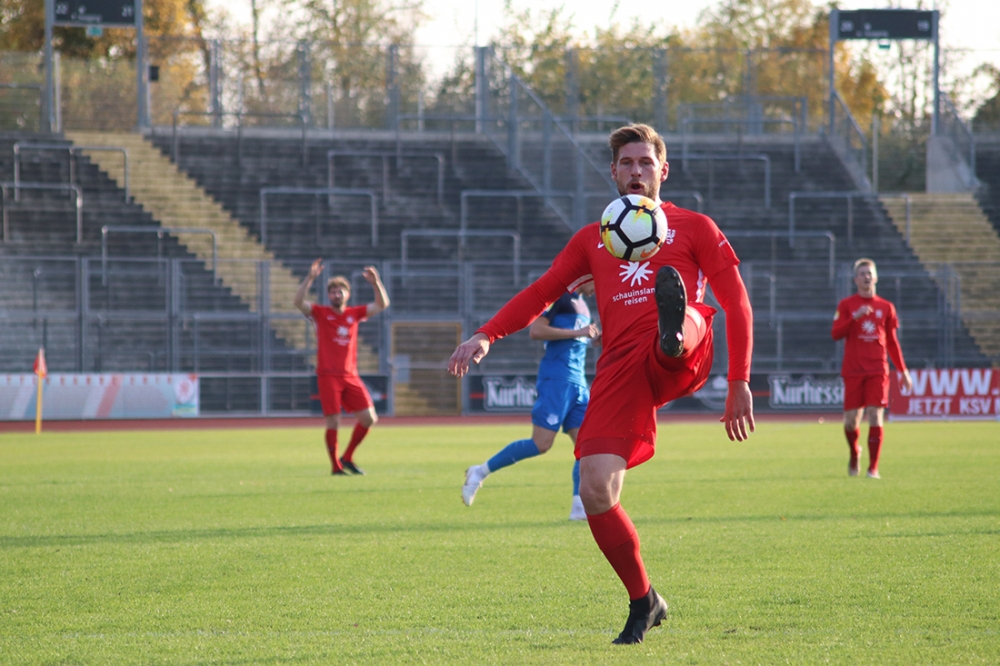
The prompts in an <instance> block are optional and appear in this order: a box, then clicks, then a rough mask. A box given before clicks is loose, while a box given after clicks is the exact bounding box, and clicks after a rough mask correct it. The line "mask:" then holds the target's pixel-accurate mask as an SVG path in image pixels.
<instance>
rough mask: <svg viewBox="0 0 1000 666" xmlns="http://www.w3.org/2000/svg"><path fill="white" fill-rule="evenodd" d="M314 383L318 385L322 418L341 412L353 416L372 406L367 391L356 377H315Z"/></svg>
mask: <svg viewBox="0 0 1000 666" xmlns="http://www.w3.org/2000/svg"><path fill="white" fill-rule="evenodd" d="M316 383H317V384H318V385H319V401H320V404H321V405H323V416H331V415H333V414H340V412H341V410H343V411H345V412H348V413H351V414H354V413H356V412H360V411H364V410H366V409H368V408H369V407H372V406H373V405H374V403H373V402H372V397H371V396H370V395H369V394H368V389H367V388H365V385H364V382H362V381H361V377H358V376H357V375H348V376H337V375H317V376H316Z"/></svg>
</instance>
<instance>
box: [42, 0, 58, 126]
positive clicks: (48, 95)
mask: <svg viewBox="0 0 1000 666" xmlns="http://www.w3.org/2000/svg"><path fill="white" fill-rule="evenodd" d="M55 12H56V2H55V0H45V94H44V95H42V127H41V130H42V131H43V132H46V133H50V132H52V125H53V123H52V116H53V115H54V114H53V113H52V110H53V106H54V105H53V100H55V86H54V85H53V77H52V23H53V21H54V19H55Z"/></svg>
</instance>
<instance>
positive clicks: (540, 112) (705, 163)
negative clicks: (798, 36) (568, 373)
mask: <svg viewBox="0 0 1000 666" xmlns="http://www.w3.org/2000/svg"><path fill="white" fill-rule="evenodd" d="M517 85H519V86H523V85H524V84H522V83H520V82H518V84H517ZM511 86H514V84H513V83H512V84H511ZM531 99H532V100H534V102H533V103H534V104H535V106H534V107H531V106H530V105H529V104H527V103H523V102H522V104H521V106H520V107H517V106H513V109H514V110H510V111H509V114H511V115H509V116H508V117H507V119H506V120H505V121H504V122H497V121H496V119H495V117H487V116H484V117H483V118H481V119H477V118H476V117H475V116H460V117H456V118H457V119H456V118H444V117H442V118H439V119H437V121H435V119H434V118H433V117H428V118H427V119H426V121H424V120H422V121H421V122H420V123H419V124H416V123H412V122H409V123H407V122H403V121H398V123H397V127H396V128H395V129H393V130H385V129H373V128H369V129H323V128H316V127H313V128H306V127H303V128H301V129H299V128H294V127H292V128H289V127H277V126H268V125H267V123H266V122H257V123H255V125H254V126H252V127H251V126H247V127H244V126H243V125H242V123H243V118H242V117H241V118H240V119H239V120H240V126H239V127H234V126H232V125H231V124H230V125H229V126H227V125H226V123H219V125H220V126H218V127H211V126H205V125H195V124H185V123H183V122H177V119H176V116H175V124H174V125H172V126H169V125H158V126H153V127H151V128H149V129H146V130H144V131H142V132H124V131H115V132H109V131H96V130H92V129H91V130H67V131H61V132H54V133H42V132H30V131H5V132H2V133H0V181H3V183H4V185H3V201H2V205H3V228H2V242H0V279H2V281H3V285H4V288H3V290H2V291H0V371H2V372H4V373H24V372H28V371H30V369H31V367H32V362H33V359H34V357H35V354H36V352H37V350H38V349H39V348H40V347H44V348H45V350H46V353H47V359H48V368H49V371H50V372H67V373H122V372H140V373H168V372H169V373H192V374H195V375H197V376H198V377H199V380H200V386H201V388H200V410H201V413H203V414H300V413H307V412H308V411H309V409H310V393H311V389H310V377H311V369H312V363H313V354H314V351H315V340H314V339H313V331H312V328H311V326H310V325H309V324H308V322H307V321H306V320H305V319H304V318H303V317H302V316H301V315H300V314H299V313H298V312H297V310H295V308H294V306H293V305H292V297H293V294H294V291H295V288H296V286H297V285H298V283H299V282H300V281H301V280H302V278H303V277H304V276H305V275H306V273H307V271H308V267H309V264H310V263H311V261H312V260H313V259H315V258H316V257H322V258H323V259H324V260H325V274H324V278H325V277H327V276H329V275H334V274H344V275H347V276H349V278H350V279H351V281H352V284H353V285H354V293H353V299H354V302H356V303H364V302H368V301H370V300H371V296H372V294H371V290H370V288H369V287H368V285H367V283H366V282H365V281H364V280H363V279H361V277H360V276H361V270H362V269H363V267H364V266H366V265H369V264H371V265H375V266H377V267H378V268H379V270H380V272H381V273H382V276H383V279H384V281H385V283H386V286H387V289H388V291H389V294H390V296H391V300H392V307H391V308H390V309H389V310H388V311H387V312H386V313H384V314H382V315H380V316H378V317H376V318H374V319H373V320H371V321H368V322H365V323H364V324H362V326H361V338H362V349H361V350H360V359H359V360H360V366H361V371H362V374H364V375H367V376H377V377H383V378H385V393H386V395H385V401H386V403H385V404H386V406H387V409H388V410H389V411H390V412H391V413H394V414H397V415H407V414H454V413H461V412H462V411H463V410H465V409H468V407H469V404H468V400H469V397H468V393H469V391H468V390H466V391H464V392H463V390H462V388H461V384H460V383H459V382H458V381H457V380H454V379H452V378H450V377H449V376H448V375H447V373H446V371H445V362H446V359H447V358H448V356H449V355H450V353H451V350H452V349H453V348H454V346H455V344H456V343H457V342H458V341H460V340H462V339H464V338H465V337H467V336H468V335H469V334H470V333H471V332H472V331H474V330H475V329H476V327H478V326H479V325H480V324H481V323H482V322H484V321H485V320H486V319H488V318H489V317H490V316H491V315H492V314H493V313H494V312H495V311H496V310H497V309H498V308H499V307H500V306H501V305H502V304H503V303H504V302H506V300H507V299H508V298H510V297H511V296H512V295H513V294H515V293H516V292H517V291H518V290H519V289H521V288H523V287H524V286H526V285H527V284H529V283H530V282H531V281H532V280H533V279H535V278H536V277H537V276H539V275H540V274H541V273H542V272H543V271H544V270H545V269H546V267H547V266H548V264H549V262H550V261H551V259H552V258H553V257H554V256H555V254H556V253H557V252H558V251H559V250H560V249H561V248H562V247H563V246H564V244H565V243H566V241H567V240H568V239H569V238H570V236H571V235H572V233H573V232H574V231H575V230H576V229H577V228H579V227H580V226H581V225H582V224H584V223H586V222H589V221H592V220H596V219H597V218H598V217H599V215H600V212H601V210H602V209H603V207H604V205H605V204H606V203H607V202H608V200H609V199H610V198H611V197H612V196H613V191H612V189H611V183H610V180H609V177H608V173H607V172H608V164H609V162H610V154H609V151H608V149H607V146H606V135H607V132H608V129H609V128H610V127H613V126H614V123H613V122H609V121H608V120H607V119H591V120H590V121H588V122H584V120H586V119H578V120H580V122H578V123H577V122H574V123H567V122H564V121H560V120H558V119H557V118H556V117H555V115H554V114H553V113H552V112H550V110H549V109H547V108H545V107H544V105H542V104H541V102H540V101H538V100H536V99H535V98H531ZM518 108H520V109H521V110H520V113H523V114H524V116H523V117H517V122H514V123H512V122H510V118H511V117H516V114H517V113H519V111H518V110H517V109H518ZM692 118H697V116H692ZM755 122H758V125H759V121H754V119H753V118H752V117H750V116H747V117H746V118H744V119H743V120H739V121H738V122H731V123H730V124H735V125H736V128H737V130H738V131H731V129H732V128H727V131H697V132H695V131H693V130H691V129H690V128H691V127H693V126H694V124H693V123H686V124H685V125H684V127H683V128H682V129H683V131H674V132H668V133H667V134H666V139H667V143H668V151H669V161H670V177H669V179H668V181H667V183H666V184H665V187H664V190H663V192H662V196H663V198H664V199H666V200H671V201H674V202H675V203H676V204H678V205H680V206H683V207H687V208H692V209H696V210H699V211H702V212H704V213H706V214H708V215H710V216H711V217H713V218H714V219H715V220H716V221H717V222H718V224H719V226H720V227H721V228H722V230H723V231H724V232H725V233H726V234H727V236H728V238H729V239H730V241H731V243H732V245H733V246H734V248H735V249H736V251H737V254H738V255H739V256H740V258H741V265H740V270H741V273H742V275H743V279H744V281H745V283H746V285H747V288H748V290H749V292H750V298H751V302H752V305H753V308H754V319H755V321H754V338H755V347H754V365H753V372H754V374H755V375H767V374H768V373H793V374H794V373H798V374H810V373H812V374H816V375H824V374H827V375H831V374H836V373H837V371H838V369H839V363H840V349H839V348H838V346H837V345H836V344H834V343H833V342H832V341H831V340H830V322H831V317H832V313H833V312H834V309H835V307H836V304H837V301H838V300H839V299H840V298H843V297H844V296H846V295H848V294H849V293H851V292H852V291H853V283H852V271H851V266H852V264H853V261H854V260H855V259H856V258H858V257H861V256H867V257H871V258H873V259H875V260H876V261H877V262H878V267H879V277H880V283H879V294H880V295H883V296H884V297H886V298H888V299H889V300H891V301H893V302H894V303H895V304H896V306H897V308H898V311H899V315H900V319H901V322H902V328H901V330H900V339H901V342H902V346H903V349H904V352H905V355H906V358H907V360H908V362H909V363H910V365H911V366H912V367H916V368H935V367H986V366H990V365H995V364H996V363H997V362H998V361H1000V301H998V296H997V294H998V293H1000V288H998V287H1000V285H998V284H997V280H998V279H1000V277H998V276H1000V242H998V240H997V232H998V231H1000V194H998V193H1000V140H998V139H996V138H995V137H990V136H986V135H984V136H981V137H977V141H976V150H975V162H974V163H973V164H972V169H973V171H974V173H975V175H976V176H977V178H978V181H977V185H976V187H974V188H970V189H969V190H968V191H965V192H957V193H952V194H938V195H934V194H926V193H925V192H893V193H879V192H875V191H874V190H873V188H872V183H871V182H870V180H869V171H868V170H867V167H866V165H865V163H864V161H863V153H859V152H858V151H857V150H853V149H852V145H851V143H850V138H849V137H845V136H842V135H839V134H837V133H834V132H831V131H828V130H827V128H826V127H825V126H824V127H822V128H821V127H818V126H815V124H814V125H813V126H812V127H810V126H809V125H808V123H803V124H802V125H800V124H798V123H797V122H796V123H794V124H793V125H794V126H793V128H792V129H790V130H789V131H772V130H768V129H766V128H764V127H763V126H762V125H759V126H755ZM793 130H794V131H793ZM960 224H961V225H966V224H967V225H969V226H959V225H960ZM323 297H324V296H323V295H321V294H316V293H315V292H314V294H313V296H312V298H323ZM716 326H717V328H718V329H719V330H718V331H717V335H716V340H717V344H718V345H719V350H718V353H717V359H716V366H715V368H714V372H715V373H717V374H721V373H724V370H725V363H726V354H725V349H724V347H725V345H724V340H725V336H724V335H722V328H723V327H724V326H725V318H724V316H721V315H720V316H719V317H718V318H717V321H716ZM541 351H542V350H541V347H540V345H538V344H537V343H535V342H532V341H530V340H529V339H528V337H527V334H526V333H525V332H522V333H519V334H516V335H514V336H512V337H511V338H509V339H507V340H505V341H503V342H501V343H499V344H497V345H495V346H494V348H493V350H492V351H491V354H490V356H489V357H488V358H487V359H486V360H485V361H484V362H483V363H482V365H481V366H479V367H477V368H475V369H474V372H473V377H474V378H479V379H480V380H481V378H482V377H484V376H501V377H511V376H515V375H532V374H534V371H535V368H536V365H537V362H538V360H539V358H540V356H541ZM589 363H590V367H591V368H593V363H594V359H593V358H591V359H590V360H589ZM467 381H468V380H467Z"/></svg>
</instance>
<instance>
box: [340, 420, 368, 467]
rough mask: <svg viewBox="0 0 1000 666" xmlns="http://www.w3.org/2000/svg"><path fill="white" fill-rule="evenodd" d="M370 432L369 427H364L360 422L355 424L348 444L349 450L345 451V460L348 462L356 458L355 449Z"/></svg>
mask: <svg viewBox="0 0 1000 666" xmlns="http://www.w3.org/2000/svg"><path fill="white" fill-rule="evenodd" d="M367 434H368V428H366V427H364V426H363V425H361V424H360V423H358V424H357V425H355V426H354V432H352V433H351V441H350V442H349V443H348V444H347V450H346V451H344V460H346V461H347V462H352V461H353V460H354V449H356V448H358V445H359V444H361V440H363V439H364V438H365V435H367Z"/></svg>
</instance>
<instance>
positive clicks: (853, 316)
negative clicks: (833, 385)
mask: <svg viewBox="0 0 1000 666" xmlns="http://www.w3.org/2000/svg"><path fill="white" fill-rule="evenodd" d="M854 284H855V285H857V287H858V293H856V294H854V295H853V296H848V297H847V298H845V299H843V300H842V301H840V303H839V304H838V305H837V312H836V314H834V315H833V331H832V332H831V334H832V335H833V339H834V340H841V339H844V338H846V342H845V343H844V363H843V366H842V367H841V371H840V374H841V376H842V377H843V378H844V435H845V436H846V437H847V445H848V447H850V449H851V458H850V462H848V463H847V473H848V474H849V475H850V476H857V475H858V471H859V469H860V466H859V462H858V461H859V458H860V456H861V447H860V446H858V435H859V432H858V430H859V429H860V427H861V414H862V412H864V413H865V414H866V415H867V416H868V455H869V462H868V477H869V478H872V479H879V478H881V477H880V476H879V473H878V459H879V455H880V454H881V453H882V419H883V417H884V415H885V408H886V406H887V405H888V404H889V361H888V360H887V359H886V355H888V357H889V358H891V359H892V363H893V365H895V366H896V369H897V370H899V371H900V372H902V373H903V386H904V387H905V388H906V390H910V388H911V387H912V386H913V381H912V380H911V379H910V371H909V370H907V369H906V362H905V361H904V360H903V351H902V350H901V349H900V348H899V339H898V338H897V337H896V329H897V328H898V327H899V320H898V319H897V318H896V308H895V306H893V304H892V303H890V302H889V301H887V300H885V299H884V298H879V297H878V296H876V295H875V285H876V284H878V271H877V269H876V268H875V262H874V261H872V260H871V259H858V260H857V261H855V262H854Z"/></svg>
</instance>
